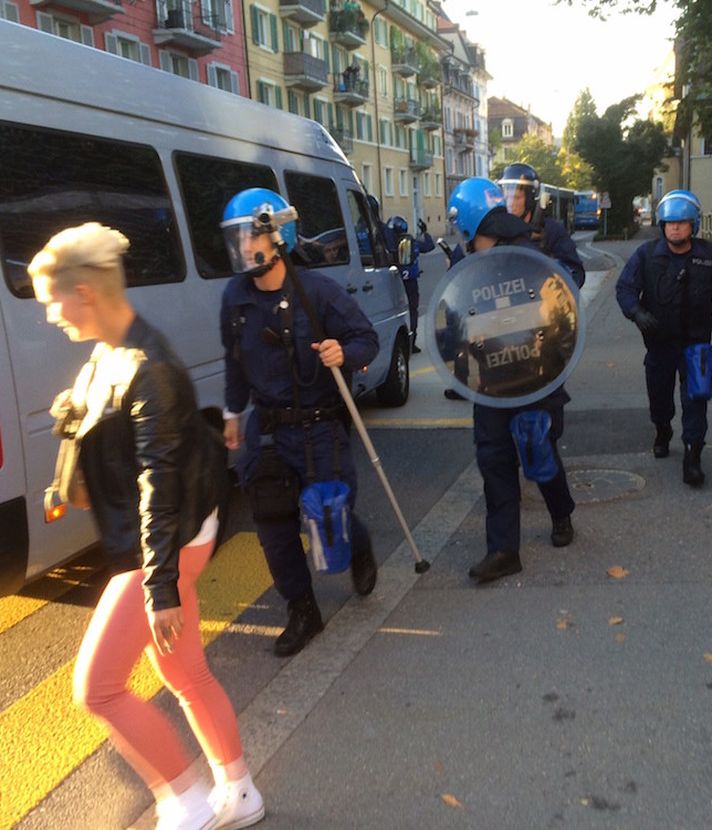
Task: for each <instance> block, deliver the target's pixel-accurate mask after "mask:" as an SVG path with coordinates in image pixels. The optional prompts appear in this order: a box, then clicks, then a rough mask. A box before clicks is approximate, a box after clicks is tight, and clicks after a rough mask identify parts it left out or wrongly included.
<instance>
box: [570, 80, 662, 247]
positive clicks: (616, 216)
mask: <svg viewBox="0 0 712 830" xmlns="http://www.w3.org/2000/svg"><path fill="white" fill-rule="evenodd" d="M638 100H639V96H637V95H634V96H631V97H630V98H624V99H623V100H622V101H620V102H619V103H618V104H614V105H613V106H610V107H608V109H607V110H606V111H605V112H604V114H603V115H602V116H601V117H598V116H593V117H592V116H589V117H587V118H585V119H584V120H583V121H582V122H581V124H580V125H579V129H578V138H577V141H576V145H575V150H576V152H578V153H579V154H580V155H581V156H582V157H583V159H584V160H585V161H586V162H588V163H589V164H590V165H591V167H592V169H593V184H594V186H595V187H596V188H597V189H598V190H599V191H607V192H608V193H609V194H610V198H611V209H610V211H609V213H608V222H607V224H608V230H609V232H611V233H622V232H624V231H625V230H626V229H632V225H633V198H634V197H635V196H639V195H641V194H643V193H647V192H648V191H649V189H650V180H651V179H652V176H653V171H654V170H655V168H656V167H657V168H659V167H660V159H661V158H662V157H663V155H664V153H665V148H666V147H667V140H666V138H665V135H664V133H663V129H662V126H661V125H660V124H654V123H653V122H652V121H641V120H636V121H633V120H632V119H633V116H634V114H635V108H636V104H637V102H638Z"/></svg>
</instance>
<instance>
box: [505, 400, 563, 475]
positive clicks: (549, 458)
mask: <svg viewBox="0 0 712 830" xmlns="http://www.w3.org/2000/svg"><path fill="white" fill-rule="evenodd" d="M509 428H510V430H511V431H512V435H513V436H514V440H515V442H516V444H517V449H518V450H519V459H520V461H521V462H522V471H523V472H524V477H525V478H528V479H529V481H538V482H540V483H542V484H543V483H544V482H545V481H551V479H552V478H554V476H555V475H556V474H557V473H558V471H559V465H558V463H557V461H556V457H555V456H554V447H553V446H552V444H551V441H550V439H549V430H550V429H551V415H550V414H549V413H548V412H547V411H546V410H545V409H526V410H525V411H524V412H519V413H518V414H517V415H514V416H513V417H512V420H511V421H510V422H509Z"/></svg>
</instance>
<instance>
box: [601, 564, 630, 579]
mask: <svg viewBox="0 0 712 830" xmlns="http://www.w3.org/2000/svg"><path fill="white" fill-rule="evenodd" d="M606 573H607V574H608V576H612V577H613V579H625V577H626V576H628V574H629V573H630V571H627V570H626V569H625V568H623V567H621V566H620V565H613V566H612V567H610V568H609V569H608V570H607V571H606Z"/></svg>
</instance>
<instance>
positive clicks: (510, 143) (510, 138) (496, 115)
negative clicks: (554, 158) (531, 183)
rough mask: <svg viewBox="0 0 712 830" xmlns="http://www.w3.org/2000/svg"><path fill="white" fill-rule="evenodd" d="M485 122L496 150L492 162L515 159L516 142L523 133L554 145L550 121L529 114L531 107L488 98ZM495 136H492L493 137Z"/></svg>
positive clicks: (503, 99) (550, 145) (502, 99)
mask: <svg viewBox="0 0 712 830" xmlns="http://www.w3.org/2000/svg"><path fill="white" fill-rule="evenodd" d="M487 112H488V116H487V123H488V127H489V134H490V138H491V139H493V140H492V142H491V143H492V144H493V145H494V146H496V151H495V153H494V157H493V159H492V164H493V165H494V164H508V163H510V162H514V161H517V157H518V150H517V145H518V144H519V142H520V141H521V140H522V138H523V137H524V136H525V135H534V136H536V137H537V138H540V139H541V140H542V141H543V142H544V144H546V145H547V146H548V147H552V146H553V144H554V135H553V131H552V127H551V124H547V123H546V122H545V121H542V119H541V118H537V116H536V115H533V114H532V112H531V110H529V109H524V107H520V106H519V105H517V104H514V103H512V101H510V100H509V99H508V98H496V97H492V98H490V99H489V100H488V102H487ZM495 137H496V138H495Z"/></svg>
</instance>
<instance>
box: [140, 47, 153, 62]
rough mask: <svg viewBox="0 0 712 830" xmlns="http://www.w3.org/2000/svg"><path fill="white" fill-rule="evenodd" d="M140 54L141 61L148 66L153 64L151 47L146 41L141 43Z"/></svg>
mask: <svg viewBox="0 0 712 830" xmlns="http://www.w3.org/2000/svg"><path fill="white" fill-rule="evenodd" d="M139 54H140V56H141V63H145V64H146V66H151V47H150V46H148V45H147V44H146V43H140V44H139Z"/></svg>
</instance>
